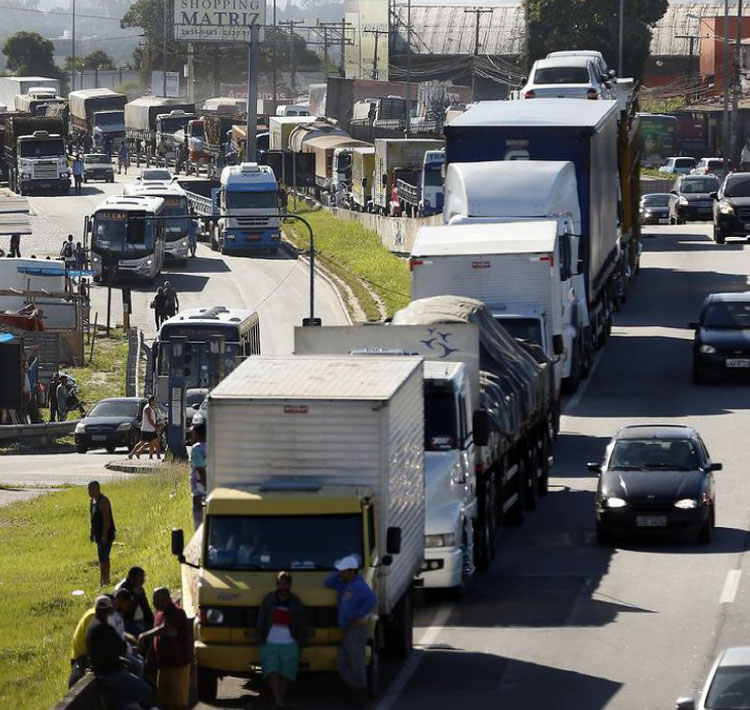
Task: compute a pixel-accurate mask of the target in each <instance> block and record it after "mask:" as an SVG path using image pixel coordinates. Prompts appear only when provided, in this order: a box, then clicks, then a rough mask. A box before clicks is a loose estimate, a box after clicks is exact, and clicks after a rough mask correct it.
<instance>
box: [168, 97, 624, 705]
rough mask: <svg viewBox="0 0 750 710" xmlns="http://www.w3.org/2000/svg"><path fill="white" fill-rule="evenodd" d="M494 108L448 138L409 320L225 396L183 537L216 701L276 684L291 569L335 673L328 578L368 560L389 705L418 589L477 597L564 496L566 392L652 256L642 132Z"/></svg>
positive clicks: (612, 110) (177, 549) (360, 332)
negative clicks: (393, 657) (268, 662)
mask: <svg viewBox="0 0 750 710" xmlns="http://www.w3.org/2000/svg"><path fill="white" fill-rule="evenodd" d="M531 104H534V105H533V106H532V105H531ZM541 104H544V107H543V108H542V107H541ZM537 107H540V108H537ZM478 108H479V109H480V110H478V111H477V112H476V113H474V114H472V112H471V111H469V112H467V113H466V114H465V116H464V117H463V120H461V121H456V122H454V123H452V124H451V125H450V126H449V127H448V130H446V162H447V169H446V177H445V205H444V224H443V225H440V226H425V227H421V228H420V230H419V233H418V236H417V239H416V242H415V244H414V248H413V250H412V252H411V255H410V268H411V303H410V304H409V305H408V306H406V307H405V308H403V309H401V310H399V311H397V312H396V313H395V314H394V316H393V318H392V319H391V321H390V322H388V323H379V324H363V325H357V326H334V327H299V328H295V334H294V353H295V354H294V355H293V356H290V357H283V358H267V357H262V356H256V357H252V358H248V359H247V360H246V361H245V362H244V363H243V364H241V365H240V366H239V367H238V368H237V369H236V370H234V371H233V372H232V373H231V374H230V375H229V376H228V377H227V378H226V379H225V380H224V381H223V382H222V383H221V384H219V385H218V386H217V387H216V388H215V389H214V390H213V391H212V392H211V393H210V394H209V398H208V416H207V422H208V464H207V470H208V497H207V500H206V505H205V512H204V519H203V524H202V525H201V527H199V529H198V530H197V531H196V533H195V535H194V536H193V538H192V539H191V540H190V542H189V543H188V544H187V545H185V539H184V534H183V533H182V531H173V535H172V549H173V552H174V553H175V555H176V556H177V557H178V559H179V561H180V562H181V563H182V567H181V569H182V590H183V601H184V603H185V608H186V610H187V611H188V613H189V614H191V615H194V617H195V657H196V664H197V678H198V692H199V696H200V698H201V699H202V700H204V701H209V702H210V701H211V700H212V699H213V698H215V696H216V689H217V682H218V679H219V678H220V677H223V676H241V677H248V676H253V675H254V674H255V673H257V672H258V670H259V668H258V666H259V644H260V641H261V640H260V639H258V638H257V637H256V634H255V630H254V629H255V620H256V619H257V612H258V607H259V604H260V601H261V599H262V597H263V595H264V594H265V593H266V592H267V591H269V590H270V589H273V584H274V575H275V574H276V573H277V572H278V571H279V570H281V569H287V570H290V571H291V572H292V573H293V575H294V580H295V581H294V585H295V592H296V593H297V594H298V595H299V596H300V597H301V599H302V601H303V602H304V603H305V605H306V607H307V613H308V621H309V625H310V629H311V634H310V637H309V638H310V640H309V642H308V644H307V645H306V646H305V647H304V648H303V650H302V656H301V669H302V670H303V671H322V670H333V669H334V668H335V655H336V649H337V645H338V642H339V641H340V638H341V635H340V630H339V629H338V628H337V626H336V597H335V595H334V594H333V593H332V592H330V591H329V590H327V589H325V588H324V585H323V581H324V579H325V577H326V576H327V575H328V574H330V573H331V571H332V570H333V569H334V563H335V561H336V560H337V559H340V558H341V557H343V556H346V555H351V554H355V555H357V556H358V558H359V560H360V563H361V572H362V574H363V576H364V578H365V579H366V581H367V582H368V583H369V584H370V585H371V586H372V587H373V589H374V590H375V592H376V595H377V598H378V607H377V610H376V613H375V614H374V615H373V616H372V617H371V618H370V619H369V622H368V630H369V638H368V647H367V662H368V683H369V687H370V691H371V693H372V694H374V693H375V692H376V689H377V673H378V654H379V652H380V651H391V652H394V653H397V654H406V653H408V652H409V651H410V648H411V638H412V637H411V626H412V595H411V590H412V589H413V588H415V587H416V588H441V589H447V590H450V591H451V593H452V594H453V595H454V596H456V597H458V596H460V595H461V592H462V590H463V588H464V585H465V583H466V581H467V580H468V579H469V578H470V577H471V576H472V574H474V572H475V570H476V569H480V570H481V569H484V568H486V567H487V566H489V564H490V563H491V561H492V559H493V557H494V555H495V553H496V549H495V540H496V532H497V529H498V527H499V526H501V525H505V524H519V523H521V522H522V521H523V520H524V517H525V515H526V513H527V512H528V511H529V510H531V509H533V508H534V507H535V505H536V503H537V500H538V497H539V496H543V495H545V494H546V493H547V490H548V483H549V471H550V466H551V462H552V454H553V445H554V440H555V436H556V433H557V430H558V427H559V417H560V398H561V391H562V390H563V389H568V390H569V391H573V390H574V389H575V386H576V385H577V383H578V381H579V380H580V378H581V377H582V376H583V375H584V374H585V370H586V368H587V367H589V366H590V363H591V358H592V357H593V352H594V351H595V350H596V348H598V347H601V345H602V344H603V343H604V341H605V339H606V336H607V333H608V330H609V327H610V325H611V313H612V311H613V310H614V308H615V301H616V300H617V298H618V295H619V294H621V289H620V287H619V285H618V280H619V279H622V278H627V277H628V275H629V274H628V272H627V265H628V264H631V263H632V260H637V241H638V233H637V226H636V225H637V219H635V220H633V219H631V215H630V213H631V211H632V204H631V200H632V201H634V202H635V203H636V204H637V190H636V192H635V193H634V194H632V195H629V194H627V189H626V188H627V186H628V185H630V184H631V183H632V184H634V182H633V180H632V178H633V176H632V175H631V170H633V169H635V168H637V165H638V149H637V148H635V147H633V146H635V145H637V143H638V141H637V123H636V122H634V121H633V115H634V114H632V113H631V112H630V110H629V107H625V108H623V107H621V106H619V105H618V104H617V103H616V102H614V101H598V102H586V101H577V100H572V99H566V100H561V101H557V100H554V99H550V100H546V101H544V102H541V101H540V102H528V101H526V102H521V101H518V102H511V101H508V102H493V103H491V104H488V105H482V104H480V105H479V107H478ZM550 117H555V118H550ZM618 195H619V196H620V197H619V198H618ZM618 207H619V208H618ZM636 214H637V210H636Z"/></svg>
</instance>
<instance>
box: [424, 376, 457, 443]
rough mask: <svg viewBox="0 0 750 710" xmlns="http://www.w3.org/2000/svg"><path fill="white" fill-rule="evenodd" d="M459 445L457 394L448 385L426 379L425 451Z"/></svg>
mask: <svg viewBox="0 0 750 710" xmlns="http://www.w3.org/2000/svg"><path fill="white" fill-rule="evenodd" d="M457 447H458V432H457V430H456V398H455V394H454V392H453V390H452V389H451V388H450V387H448V386H443V385H441V384H439V383H437V382H433V381H431V380H426V381H425V387H424V448H425V451H447V450H449V449H455V448H457Z"/></svg>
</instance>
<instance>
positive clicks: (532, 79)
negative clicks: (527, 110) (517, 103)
mask: <svg viewBox="0 0 750 710" xmlns="http://www.w3.org/2000/svg"><path fill="white" fill-rule="evenodd" d="M611 95H612V94H611V92H610V88H609V86H608V85H607V82H605V80H604V77H602V76H601V75H600V74H599V71H598V70H597V68H596V65H595V63H594V61H593V60H592V59H591V58H590V57H553V58H551V59H538V60H537V61H535V62H534V66H533V67H532V68H531V73H530V74H529V79H528V81H527V82H526V85H525V86H524V87H523V89H521V98H524V99H608V98H610V97H611Z"/></svg>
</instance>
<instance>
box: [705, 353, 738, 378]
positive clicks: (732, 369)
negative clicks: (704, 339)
mask: <svg viewBox="0 0 750 710" xmlns="http://www.w3.org/2000/svg"><path fill="white" fill-rule="evenodd" d="M693 369H694V370H695V371H696V372H698V373H699V374H712V375H732V376H735V377H736V376H742V375H744V376H745V377H747V376H748V375H750V353H742V354H740V355H722V354H720V353H716V354H715V355H706V354H704V353H694V354H693Z"/></svg>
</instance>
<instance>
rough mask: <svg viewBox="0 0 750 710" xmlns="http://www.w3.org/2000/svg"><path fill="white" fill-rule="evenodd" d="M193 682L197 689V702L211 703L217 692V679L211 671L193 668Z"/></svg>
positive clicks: (197, 667)
mask: <svg viewBox="0 0 750 710" xmlns="http://www.w3.org/2000/svg"><path fill="white" fill-rule="evenodd" d="M195 681H196V685H197V687H198V700H200V702H202V703H213V702H214V701H215V700H216V694H217V692H218V690H219V677H218V676H217V675H216V673H214V672H213V671H212V670H209V669H208V668H203V667H202V666H198V665H196V666H195Z"/></svg>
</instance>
